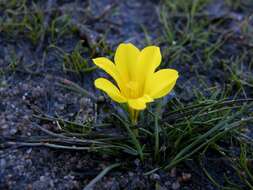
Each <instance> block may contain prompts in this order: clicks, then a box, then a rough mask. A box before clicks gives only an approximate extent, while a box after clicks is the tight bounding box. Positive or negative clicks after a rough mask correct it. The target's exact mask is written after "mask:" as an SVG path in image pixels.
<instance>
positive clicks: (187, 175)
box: [181, 172, 192, 182]
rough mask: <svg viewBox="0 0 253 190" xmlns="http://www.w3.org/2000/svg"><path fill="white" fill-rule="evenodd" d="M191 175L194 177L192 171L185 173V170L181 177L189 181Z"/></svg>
mask: <svg viewBox="0 0 253 190" xmlns="http://www.w3.org/2000/svg"><path fill="white" fill-rule="evenodd" d="M191 177H192V175H191V174H190V173H184V172H183V173H182V177H181V179H182V181H183V182H187V181H189V180H190V179H191Z"/></svg>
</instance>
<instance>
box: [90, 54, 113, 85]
mask: <svg viewBox="0 0 253 190" xmlns="http://www.w3.org/2000/svg"><path fill="white" fill-rule="evenodd" d="M92 61H93V62H94V63H95V65H97V66H98V67H99V68H101V69H103V70H104V71H105V72H107V73H108V74H109V75H110V76H112V78H113V79H114V80H115V81H116V82H118V81H117V79H118V73H117V69H116V67H115V65H114V63H113V62H112V61H111V60H109V59H107V58H106V57H98V58H96V59H92Z"/></svg>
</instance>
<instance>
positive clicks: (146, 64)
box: [137, 46, 162, 78]
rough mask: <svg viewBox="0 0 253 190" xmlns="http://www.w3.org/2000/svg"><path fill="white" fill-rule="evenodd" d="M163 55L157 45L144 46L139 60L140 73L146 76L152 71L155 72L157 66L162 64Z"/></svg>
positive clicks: (143, 76)
mask: <svg viewBox="0 0 253 190" xmlns="http://www.w3.org/2000/svg"><path fill="white" fill-rule="evenodd" d="M161 60H162V56H161V52H160V48H159V47H157V46H148V47H146V48H144V49H143V50H142V51H141V53H140V57H139V61H138V71H137V72H138V75H139V76H141V75H142V76H141V77H142V78H146V76H149V75H150V74H151V73H154V72H155V70H156V68H157V67H158V66H159V65H160V64H161Z"/></svg>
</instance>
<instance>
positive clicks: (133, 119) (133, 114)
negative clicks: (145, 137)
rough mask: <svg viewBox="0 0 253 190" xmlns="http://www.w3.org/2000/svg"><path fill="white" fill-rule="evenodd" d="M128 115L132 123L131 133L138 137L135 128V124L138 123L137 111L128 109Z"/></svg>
mask: <svg viewBox="0 0 253 190" xmlns="http://www.w3.org/2000/svg"><path fill="white" fill-rule="evenodd" d="M129 113H130V119H131V123H132V131H133V133H134V134H135V136H138V135H139V130H138V128H137V122H138V116H139V111H138V110H135V109H132V108H130V107H129Z"/></svg>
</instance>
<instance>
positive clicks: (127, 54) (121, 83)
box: [93, 43, 178, 120]
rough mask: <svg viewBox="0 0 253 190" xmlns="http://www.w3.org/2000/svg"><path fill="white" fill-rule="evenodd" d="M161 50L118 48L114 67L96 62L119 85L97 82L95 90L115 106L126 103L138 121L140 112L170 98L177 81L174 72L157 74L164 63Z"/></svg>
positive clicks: (131, 46) (102, 62)
mask: <svg viewBox="0 0 253 190" xmlns="http://www.w3.org/2000/svg"><path fill="white" fill-rule="evenodd" d="M161 59H162V57H161V53H160V48H159V47H156V46H148V47H146V48H144V49H142V50H141V51H140V50H139V49H138V48H137V47H135V46H134V45H133V44H131V43H127V44H125V43H122V44H120V45H119V46H118V48H117V50H116V53H115V56H114V63H115V64H114V63H113V62H112V61H110V60H109V59H107V58H105V57H99V58H96V59H93V62H94V63H95V64H96V65H97V66H98V67H100V68H101V69H103V70H104V71H105V72H107V73H108V74H109V75H110V76H111V77H112V78H113V79H114V81H115V83H116V85H114V84H113V83H112V82H110V81H109V80H107V79H105V78H98V79H96V80H95V86H96V87H97V88H99V89H101V90H103V91H104V92H106V93H107V94H108V96H110V97H111V99H113V100H114V101H116V102H119V103H127V104H128V106H129V109H130V114H131V117H132V118H133V119H134V120H137V116H138V110H143V109H145V108H146V104H147V103H149V102H152V101H153V100H154V99H157V98H161V97H163V96H165V95H166V94H168V93H169V92H170V91H171V90H172V88H173V87H174V85H175V84H176V80H177V78H178V72H177V71H176V70H174V69H161V70H158V71H156V69H157V67H158V66H159V65H160V63H161Z"/></svg>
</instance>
